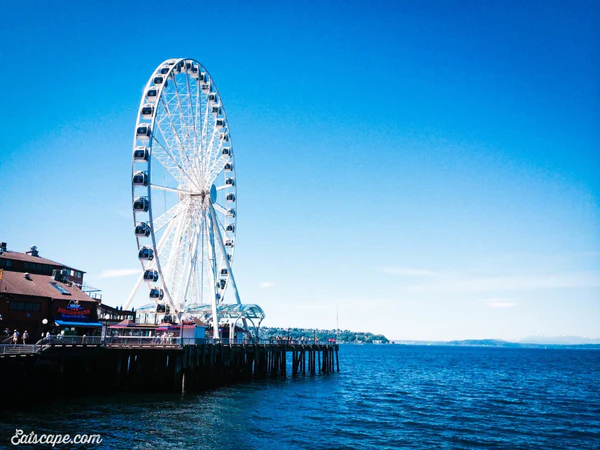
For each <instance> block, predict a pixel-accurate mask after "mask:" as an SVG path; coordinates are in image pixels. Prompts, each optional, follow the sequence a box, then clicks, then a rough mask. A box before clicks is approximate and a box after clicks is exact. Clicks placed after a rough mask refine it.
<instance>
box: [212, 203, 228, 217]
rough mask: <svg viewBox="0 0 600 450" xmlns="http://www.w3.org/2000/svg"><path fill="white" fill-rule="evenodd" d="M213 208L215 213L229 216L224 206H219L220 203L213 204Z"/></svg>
mask: <svg viewBox="0 0 600 450" xmlns="http://www.w3.org/2000/svg"><path fill="white" fill-rule="evenodd" d="M213 208H215V211H217V212H219V213H221V214H223V215H224V216H226V215H227V212H228V211H227V208H225V207H224V206H221V205H219V204H218V203H213Z"/></svg>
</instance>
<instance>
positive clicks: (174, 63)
mask: <svg viewBox="0 0 600 450" xmlns="http://www.w3.org/2000/svg"><path fill="white" fill-rule="evenodd" d="M186 64H191V66H192V67H193V66H194V65H195V66H196V67H197V70H198V72H199V73H201V74H202V75H203V76H205V77H207V79H208V80H207V81H208V82H209V84H210V88H209V91H210V92H213V91H212V90H213V89H214V93H215V95H216V97H215V98H218V99H219V102H218V103H217V104H218V105H219V111H222V112H221V113H218V114H217V116H218V115H221V116H222V117H220V119H222V121H223V124H224V125H223V126H222V128H223V129H224V130H226V131H225V132H224V133H226V135H227V138H228V142H229V145H228V147H222V146H221V145H219V146H218V147H217V148H223V149H225V148H228V149H229V153H228V154H227V155H228V157H227V158H224V161H230V163H229V165H230V167H229V171H230V172H231V173H232V174H233V178H232V179H233V180H237V178H236V176H235V174H236V171H235V162H234V161H235V159H234V155H233V145H232V143H231V137H230V133H231V131H230V127H229V121H228V118H227V114H226V113H225V108H224V105H223V102H222V97H221V95H220V92H219V91H218V88H217V86H216V83H214V79H213V78H212V76H211V75H210V73H209V72H208V70H207V69H206V68H205V67H204V66H203V65H202V64H201V63H200V62H199V61H197V60H195V59H192V58H175V59H167V60H165V61H163V62H162V63H161V64H159V65H158V66H157V68H156V69H155V70H154V71H153V73H152V75H151V76H150V78H149V79H148V82H147V83H146V85H145V87H144V91H143V94H142V98H141V101H140V105H139V108H138V116H137V117H138V118H137V120H136V128H135V131H134V138H133V149H134V157H133V158H132V178H134V177H135V176H136V173H138V172H136V160H135V151H136V148H138V147H140V146H139V142H140V139H139V137H138V131H139V127H140V125H148V126H149V127H150V128H149V130H150V131H149V133H152V134H153V133H154V131H155V130H157V117H158V113H157V111H158V105H159V104H160V103H161V100H162V101H163V105H165V104H166V102H167V100H165V99H164V97H163V93H164V90H165V88H166V86H167V84H168V82H169V81H170V80H171V79H172V80H173V83H174V84H175V86H176V81H175V80H176V78H175V75H174V72H176V71H177V70H179V69H181V67H186V66H185V65H186ZM167 66H169V69H168V70H167V71H166V72H163V69H164V68H165V67H167ZM159 71H160V73H161V75H164V78H163V80H164V82H162V83H160V86H158V89H157V92H156V95H155V97H156V99H155V101H154V104H155V105H157V107H156V108H155V109H154V113H153V114H152V115H151V118H150V121H149V122H148V121H144V120H141V118H142V117H143V115H142V112H143V108H144V107H145V106H146V105H147V104H148V95H147V94H148V92H149V90H151V89H152V88H155V87H156V83H155V82H153V80H156V75H157V73H158V72H159ZM179 73H181V72H178V73H177V74H179ZM190 79H191V77H190V76H189V73H186V81H187V82H188V83H189V81H190ZM187 89H188V95H190V96H191V89H190V86H189V85H188V86H187ZM175 90H176V92H178V91H177V87H176V89H175ZM177 95H179V94H177ZM197 95H198V97H199V98H200V95H201V93H200V84H199V79H198V81H197ZM190 101H191V100H190ZM199 101H200V100H197V103H196V108H199V105H200V103H199ZM191 104H192V106H193V102H191ZM208 105H209V102H207V107H206V108H207V109H206V114H207V115H208ZM179 107H180V111H181V110H182V108H181V103H179ZM165 109H167V110H168V106H165ZM169 114H170V113H169ZM195 119H196V117H195V116H194V120H195ZM215 123H217V122H216V119H215ZM202 125H203V126H204V125H205V124H204V123H203V124H202ZM171 126H172V127H173V128H174V126H173V123H171ZM194 126H195V123H194ZM216 128H217V127H216V125H215V129H214V130H213V131H212V138H211V140H214V137H215V135H216ZM161 132H162V131H161ZM175 133H176V134H177V132H175ZM163 137H164V136H163ZM197 137H198V136H197V133H196V134H194V139H196V138H197ZM155 144H158V145H159V146H161V147H162V148H163V150H165V152H166V153H168V152H167V150H166V148H165V147H164V144H165V143H161V142H160V141H159V140H158V139H156V138H155V136H154V135H152V136H150V137H149V139H148V145H147V148H148V152H149V155H148V160H147V178H148V181H147V183H148V184H147V189H146V193H147V196H146V198H147V203H148V210H147V213H148V222H147V223H148V224H149V226H150V235H149V236H148V237H150V238H151V250H152V254H153V255H154V258H155V260H154V261H153V263H152V264H146V263H145V262H144V260H142V259H141V258H140V262H141V266H142V270H143V271H144V273H145V271H146V270H148V269H147V267H152V268H156V270H157V271H158V277H159V281H160V285H161V287H162V289H163V290H164V295H165V298H166V299H167V301H168V302H169V304H170V305H171V307H172V308H174V309H175V310H176V311H177V310H178V308H180V307H181V304H180V303H178V304H177V305H176V304H174V301H173V296H172V292H170V290H171V289H170V285H169V281H170V280H169V279H168V277H167V276H165V271H164V270H163V267H164V265H163V263H162V262H161V260H160V259H161V257H160V252H161V249H160V248H159V247H160V246H161V243H160V242H157V236H156V233H157V232H158V231H159V230H158V229H156V227H155V223H156V221H157V220H158V219H159V218H160V217H155V216H154V208H153V204H154V203H153V200H152V191H153V188H158V185H154V184H153V183H152V179H153V170H152V163H153V162H154V163H155V164H157V163H161V161H160V160H159V159H158V158H153V153H154V148H155ZM167 145H168V143H167ZM195 145H196V144H195ZM211 145H212V142H211ZM211 148H212V147H211ZM224 156H225V154H223V155H221V157H217V154H211V155H210V158H211V159H210V160H209V162H208V163H209V164H210V163H211V162H212V158H214V159H215V161H214V162H212V166H211V171H210V172H208V173H206V172H203V174H204V175H203V176H204V177H206V178H200V179H199V180H196V182H194V180H192V178H191V177H190V176H189V174H187V173H186V172H185V171H184V170H183V169H182V168H181V167H180V169H181V172H182V173H186V175H187V176H188V178H190V181H192V184H194V185H195V187H196V188H197V189H198V191H197V192H196V193H189V198H191V197H192V196H194V195H196V196H198V195H203V194H202V193H203V192H204V194H206V192H208V191H210V194H211V195H210V196H211V198H210V200H209V202H208V203H209V205H208V210H209V213H210V215H211V216H212V217H213V219H214V221H215V222H216V229H217V231H218V233H219V236H220V238H221V239H222V234H223V232H225V235H226V236H227V237H228V241H231V247H230V248H229V249H225V247H223V248H222V254H223V256H224V259H225V261H226V262H227V264H226V265H227V267H228V268H230V265H231V263H232V262H233V254H234V250H235V238H236V234H237V183H236V182H233V184H232V185H231V186H227V183H225V185H223V186H220V187H216V186H215V185H214V183H213V182H214V181H215V180H216V178H217V176H219V175H220V174H221V173H223V171H224V167H227V164H225V165H224V166H223V167H220V168H219V166H218V165H217V162H218V161H219V160H220V159H223V157H224ZM173 159H175V158H173ZM164 168H166V166H164ZM215 168H216V169H218V170H217V172H216V174H215V173H213V172H214V170H215ZM174 178H175V179H177V178H176V177H175V176H174ZM202 180H204V182H205V183H204V185H202V186H199V185H198V183H197V182H198V181H202ZM200 184H202V183H200ZM207 184H210V187H209V188H208V186H207ZM136 187H138V186H136V185H135V184H134V182H133V181H132V191H131V192H132V203H133V204H134V207H133V208H132V209H133V220H134V226H135V227H137V224H138V217H137V214H138V212H139V211H136V209H135V202H136ZM221 187H225V188H229V189H231V191H232V192H233V201H232V203H233V205H234V207H235V208H233V211H234V212H233V217H232V218H231V219H232V220H231V221H230V223H229V224H228V225H227V228H228V227H229V225H231V224H233V228H232V229H231V230H229V229H227V230H226V229H225V226H224V225H223V223H222V222H221V221H219V220H218V219H216V217H217V215H216V212H219V213H220V214H222V215H226V214H229V211H231V209H230V210H227V209H226V208H224V207H223V206H222V205H219V204H218V203H216V202H214V204H213V199H212V191H213V190H215V191H216V190H217V189H219V188H221ZM158 189H166V190H167V191H180V190H179V186H178V188H177V189H174V188H169V187H165V186H163V187H161V188H158ZM181 192H184V191H180V193H179V194H178V196H179V201H178V202H177V203H176V206H177V205H180V203H182V202H181ZM185 195H187V193H186V194H185ZM228 195H229V194H228ZM227 199H229V197H228V196H227ZM215 206H216V207H215ZM178 211H179V209H178ZM144 212H146V211H144ZM167 212H168V211H167ZM167 212H165V213H164V214H166V213H167ZM164 214H163V215H164ZM205 214H208V213H205ZM161 217H162V216H161ZM225 217H226V219H227V218H228V217H229V216H228V215H226V216H225ZM178 220H184V219H182V218H178ZM211 220H212V219H211ZM226 222H227V220H226ZM169 223H170V224H174V223H176V222H174V217H172V218H171V219H170V222H169ZM183 225H184V224H183ZM183 225H180V228H181V227H183ZM219 228H222V229H223V230H220V229H219ZM166 235H168V233H167V234H166ZM163 237H164V236H163ZM136 242H137V247H138V253H140V252H142V249H143V248H148V246H144V245H142V243H141V241H140V238H139V236H138V235H136ZM221 244H222V243H221ZM229 271H230V272H231V270H230V269H229ZM231 279H233V275H232V274H231ZM227 281H229V279H228V280H227ZM233 283H234V285H235V281H233ZM228 284H229V283H228V282H227V283H226V285H225V287H224V288H223V294H224V292H225V289H226V287H227V286H228ZM236 296H237V292H236ZM184 300H185V299H184ZM238 302H239V299H238ZM157 303H158V302H157Z"/></svg>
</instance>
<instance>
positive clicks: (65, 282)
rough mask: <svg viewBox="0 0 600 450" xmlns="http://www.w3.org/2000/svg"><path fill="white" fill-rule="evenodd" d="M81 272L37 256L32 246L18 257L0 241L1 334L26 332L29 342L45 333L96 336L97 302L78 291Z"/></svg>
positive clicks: (80, 285) (99, 324)
mask: <svg viewBox="0 0 600 450" xmlns="http://www.w3.org/2000/svg"><path fill="white" fill-rule="evenodd" d="M84 273H85V272H83V271H81V270H79V269H76V268H73V267H70V266H67V265H65V264H61V263H58V262H55V261H52V260H49V259H46V258H42V257H41V256H39V252H38V250H37V248H36V247H35V246H34V247H31V249H30V250H29V251H27V252H23V253H21V252H15V251H9V250H7V246H6V243H4V242H0V318H1V319H0V333H1V332H2V331H3V330H5V329H6V328H8V329H9V331H10V332H11V333H12V332H13V330H15V329H16V330H18V331H19V332H20V333H21V334H23V332H24V331H25V330H27V331H28V333H29V336H30V342H35V341H37V340H38V339H39V338H40V337H41V336H42V334H43V333H45V332H47V331H52V332H53V333H63V334H74V335H83V334H87V335H88V336H90V335H93V334H99V333H100V328H101V327H102V324H101V323H99V322H98V313H97V305H98V304H99V303H100V300H98V299H94V298H92V297H90V296H89V295H88V294H87V293H86V292H84V291H83V290H82V286H83V275H84ZM0 339H5V337H4V336H2V335H1V334H0Z"/></svg>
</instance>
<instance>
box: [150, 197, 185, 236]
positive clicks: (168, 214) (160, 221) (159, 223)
mask: <svg viewBox="0 0 600 450" xmlns="http://www.w3.org/2000/svg"><path fill="white" fill-rule="evenodd" d="M181 210H182V204H181V203H177V204H176V205H174V206H172V207H171V208H169V209H168V210H167V211H165V212H164V213H163V214H161V215H160V216H159V217H157V218H156V219H154V223H153V227H152V228H153V230H154V233H158V232H159V231H160V230H162V228H163V227H164V226H165V225H168V224H170V223H171V222H172V221H173V220H174V219H175V218H176V217H177V214H178V213H179V212H181Z"/></svg>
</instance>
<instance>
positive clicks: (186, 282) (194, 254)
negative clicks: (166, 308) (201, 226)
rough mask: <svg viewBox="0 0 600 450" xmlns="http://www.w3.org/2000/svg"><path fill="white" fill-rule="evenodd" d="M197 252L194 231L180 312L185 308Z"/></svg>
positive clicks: (194, 270) (196, 236)
mask: <svg viewBox="0 0 600 450" xmlns="http://www.w3.org/2000/svg"><path fill="white" fill-rule="evenodd" d="M197 252H198V233H194V242H193V243H192V251H191V253H190V254H191V255H192V263H191V267H190V270H188V271H187V272H186V280H185V282H184V283H183V285H184V286H185V291H184V293H183V297H182V300H183V302H184V304H183V305H181V307H182V312H183V310H184V309H185V301H186V299H187V296H188V291H189V289H190V280H191V279H192V273H194V274H195V273H196V262H197V259H198V255H197Z"/></svg>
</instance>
